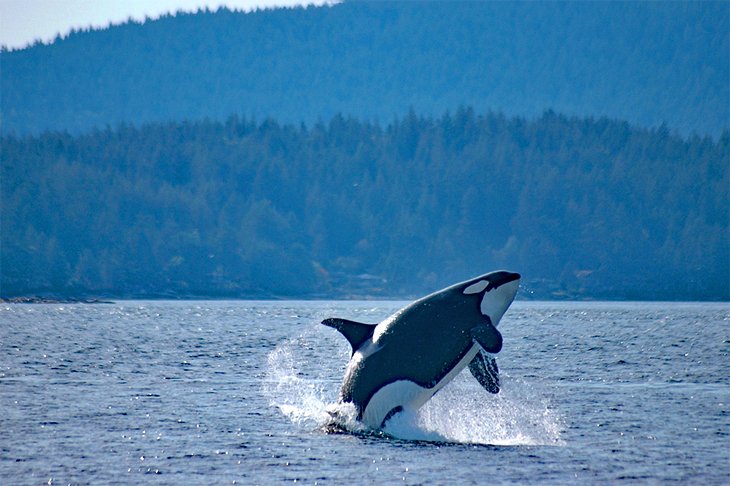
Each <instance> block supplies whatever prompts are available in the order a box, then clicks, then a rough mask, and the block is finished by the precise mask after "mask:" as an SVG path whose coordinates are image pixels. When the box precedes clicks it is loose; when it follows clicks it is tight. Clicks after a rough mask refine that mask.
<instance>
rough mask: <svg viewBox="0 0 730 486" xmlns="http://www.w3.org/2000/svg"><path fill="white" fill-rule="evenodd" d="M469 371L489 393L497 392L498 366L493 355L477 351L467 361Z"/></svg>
mask: <svg viewBox="0 0 730 486" xmlns="http://www.w3.org/2000/svg"><path fill="white" fill-rule="evenodd" d="M469 371H471V374H472V375H474V378H476V379H477V381H478V382H479V384H480V385H482V387H484V389H485V390H487V391H488V392H489V393H499V368H497V360H495V359H494V356H489V355H487V354H486V353H485V352H484V351H479V352H478V353H477V355H476V356H474V359H473V360H471V363H469Z"/></svg>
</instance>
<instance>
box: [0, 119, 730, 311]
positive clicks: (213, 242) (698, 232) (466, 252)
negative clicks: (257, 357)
mask: <svg viewBox="0 0 730 486" xmlns="http://www.w3.org/2000/svg"><path fill="white" fill-rule="evenodd" d="M1 143H2V153H1V156H0V158H1V160H2V195H1V198H2V199H1V201H2V221H1V224H2V232H1V233H2V234H1V237H0V243H1V245H2V251H1V254H0V264H1V265H2V268H1V280H0V284H1V289H0V294H1V295H2V297H5V298H7V297H13V296H20V295H25V296H27V295H53V296H108V297H175V298H177V297H347V296H408V295H413V294H417V293H421V292H425V291H429V290H434V289H436V288H439V287H441V286H443V285H447V284H449V283H452V282H454V281H458V280H460V279H465V278H468V277H471V276H473V275H476V274H480V273H483V272H485V271H489V270H492V269H495V268H502V267H504V268H509V269H512V270H515V271H519V272H521V273H522V274H524V276H525V279H524V290H523V291H522V294H521V295H522V297H523V298H609V299H728V298H730V290H729V288H728V287H729V285H730V284H729V281H730V277H729V275H728V271H729V270H728V269H729V268H730V262H729V261H728V259H729V254H730V251H729V248H728V245H729V242H728V200H729V198H728V187H730V183H729V180H728V154H729V153H730V134H729V133H728V132H724V133H723V134H722V136H721V137H719V138H718V139H713V138H710V137H704V138H701V137H697V136H693V137H689V138H685V137H681V136H678V135H676V134H672V133H670V132H669V131H668V130H667V129H666V128H663V127H662V128H659V129H654V130H646V129H638V128H635V127H632V126H631V125H629V124H628V123H626V122H622V121H616V120H609V119H605V118H601V119H593V118H574V117H566V116H562V115H559V114H556V113H554V112H546V113H545V114H544V115H543V116H541V117H539V118H537V119H533V120H527V119H523V118H509V117H506V116H504V115H501V114H496V113H488V114H484V115H481V114H476V113H475V112H474V110H472V109H470V108H461V109H459V110H457V111H456V112H454V113H447V114H444V115H442V116H441V117H438V118H435V117H426V116H420V115H417V114H415V113H414V112H410V113H409V114H408V115H407V116H404V117H402V118H400V119H398V120H395V121H394V122H392V123H390V124H388V125H386V126H381V125H379V124H377V123H372V122H366V121H362V120H357V119H355V118H351V117H343V116H335V117H333V118H332V119H331V120H329V121H328V122H327V123H322V122H320V123H316V124H312V125H309V126H307V125H303V124H301V125H293V124H280V123H278V122H276V121H274V120H270V119H269V120H264V121H261V122H256V121H254V120H251V119H245V118H239V117H235V116H234V117H230V118H229V119H228V120H227V121H226V122H215V121H199V122H174V123H173V122H170V123H159V124H149V125H145V126H142V127H134V126H132V125H120V126H118V127H116V128H114V129H112V128H106V129H103V130H94V131H91V132H89V133H87V134H84V135H70V134H68V133H66V132H46V133H43V134H41V135H32V136H31V135H28V136H22V137H18V136H12V135H8V136H3V137H2V139H1Z"/></svg>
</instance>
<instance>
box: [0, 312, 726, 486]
mask: <svg viewBox="0 0 730 486" xmlns="http://www.w3.org/2000/svg"><path fill="white" fill-rule="evenodd" d="M402 304H403V303H399V302H299V301H284V302H245V301H241V302H191V301H182V302H136V301H135V302H133V301H125V302H119V303H114V304H108V305H83V304H76V305H66V304H64V305H61V304H54V305H51V304H42V305H22V304H3V305H2V306H0V410H2V413H0V478H2V479H3V482H5V483H7V482H12V483H14V484H39V483H47V482H49V481H50V482H51V483H57V484H67V483H120V482H121V483H137V482H144V483H164V484H169V483H180V482H185V483H206V484H209V483H219V484H233V483H242V484H270V483H280V482H292V481H295V480H296V481H298V482H304V483H306V484H314V483H317V484H343V483H351V482H355V483H364V482H375V483H381V484H385V483H387V484H391V483H393V482H401V483H404V484H423V483H431V484H446V483H450V484H456V483H457V482H460V483H463V484H476V483H480V484H481V483H485V482H487V481H488V482H492V483H493V482H497V483H502V482H503V483H512V482H519V483H546V482H548V483H576V484H577V483H585V482H590V483H594V484H595V483H616V482H619V481H625V482H628V483H646V482H650V483H656V482H661V483H665V482H693V483H715V484H717V483H726V484H727V483H730V473H729V471H730V457H729V456H730V455H729V454H728V452H727V451H728V446H730V413H729V409H730V406H729V405H730V359H729V358H730V306H729V305H728V304H726V303H719V304H707V303H671V304H668V303H540V302H530V303H527V302H516V303H515V304H513V307H512V308H511V309H510V310H509V311H508V312H507V314H506V315H505V317H504V318H503V320H502V322H501V324H500V330H501V332H502V334H503V336H504V339H505V341H504V348H503V350H502V352H501V353H500V355H499V357H498V361H499V365H500V369H501V371H502V379H503V389H502V392H501V393H500V394H498V395H496V396H495V395H490V394H488V393H487V392H485V391H483V390H482V389H481V388H480V387H479V385H478V384H477V383H476V381H475V380H474V379H473V378H472V377H471V376H470V375H469V373H468V372H465V373H462V374H461V375H459V376H458V377H457V379H456V380H454V382H452V383H451V384H449V385H448V386H447V387H446V388H444V389H443V390H442V391H441V392H440V393H439V394H438V395H437V396H436V397H434V399H433V400H432V401H430V402H429V403H428V404H427V405H426V406H425V407H424V408H423V409H422V410H421V411H420V412H419V414H418V415H417V416H416V417H404V418H399V419H398V420H395V421H393V423H392V424H390V425H389V427H388V432H389V434H390V435H391V436H393V437H385V436H380V435H376V434H367V433H362V432H360V433H346V434H327V433H325V432H323V431H322V425H323V424H324V423H325V422H326V421H327V417H328V416H327V414H326V407H327V406H328V405H330V404H331V403H333V402H334V401H335V400H336V398H337V392H338V389H339V385H340V380H341V378H342V373H343V371H344V367H345V364H346V362H347V360H348V358H349V354H350V350H349V345H348V344H347V342H346V341H345V339H344V338H342V337H341V336H340V335H339V334H338V333H337V332H336V331H334V330H332V329H329V328H326V327H324V326H321V325H318V322H319V321H321V320H322V319H323V318H325V317H331V316H339V317H344V318H349V319H355V320H362V321H369V322H377V321H379V320H381V319H382V318H384V317H386V316H387V315H389V314H390V313H392V312H393V311H395V310H397V309H398V308H399V307H400V306H401V305H402Z"/></svg>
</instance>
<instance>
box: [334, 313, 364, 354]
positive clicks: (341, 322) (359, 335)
mask: <svg viewBox="0 0 730 486" xmlns="http://www.w3.org/2000/svg"><path fill="white" fill-rule="evenodd" d="M322 324H324V325H325V326H329V327H333V328H335V329H337V330H338V331H340V332H341V333H342V335H343V336H345V338H346V339H347V340H348V341H349V343H350V346H352V352H353V354H354V353H355V351H356V350H357V349H358V348H359V347H360V346H362V344H363V343H364V342H365V341H367V340H368V339H370V338H371V337H372V336H373V331H375V326H377V324H365V323H363V322H355V321H348V320H347V319H340V318H338V317H331V318H329V319H325V320H324V321H322Z"/></svg>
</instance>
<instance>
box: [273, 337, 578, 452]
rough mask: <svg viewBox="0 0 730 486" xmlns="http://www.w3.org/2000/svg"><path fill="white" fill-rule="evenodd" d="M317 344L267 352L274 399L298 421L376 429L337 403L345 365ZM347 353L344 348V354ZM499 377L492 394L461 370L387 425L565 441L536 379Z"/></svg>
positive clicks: (508, 439)
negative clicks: (316, 352) (335, 364)
mask: <svg viewBox="0 0 730 486" xmlns="http://www.w3.org/2000/svg"><path fill="white" fill-rule="evenodd" d="M312 349H313V347H312V346H311V344H310V343H309V340H308V339H307V338H306V337H299V338H296V339H292V340H289V341H286V342H285V343H282V344H280V345H279V346H277V347H276V348H275V349H274V350H273V351H272V352H270V353H269V355H268V357H267V364H268V367H267V375H266V379H265V381H264V393H265V394H266V395H267V397H268V398H269V402H270V403H271V405H272V406H275V407H277V408H278V409H279V410H280V411H281V413H282V414H284V415H285V416H286V417H288V418H289V419H290V420H291V421H292V423H294V424H295V425H297V426H299V427H303V428H307V429H310V430H327V431H331V430H338V431H346V432H349V433H355V434H363V433H368V432H372V431H368V429H367V428H366V427H365V426H363V425H362V424H361V423H360V422H358V421H357V420H355V417H356V411H355V408H354V406H352V404H338V403H336V398H337V392H338V391H339V386H340V380H341V373H342V370H341V369H340V368H335V369H327V365H328V364H329V363H331V362H332V360H331V359H326V360H325V359H322V357H321V356H320V357H315V356H311V355H310V356H309V357H307V354H308V353H302V350H310V351H311V350H312ZM346 359H347V356H346V355H344V356H343V357H342V362H345V361H346ZM317 365H320V366H319V367H317ZM318 373H319V376H318ZM322 374H326V376H327V378H323V377H322ZM502 379H503V382H502V383H503V387H502V391H501V392H500V393H499V394H497V395H492V394H489V393H487V392H486V391H484V390H482V389H481V388H480V387H479V385H478V384H477V383H476V382H475V381H474V380H471V376H469V374H468V372H467V373H461V374H460V375H459V376H457V378H456V379H454V381H453V382H451V383H450V384H449V385H447V386H446V387H445V388H444V389H443V390H441V391H440V392H439V393H438V394H437V395H436V396H434V397H433V398H432V399H431V400H430V401H429V402H428V403H426V405H425V406H424V407H422V408H421V409H420V410H419V411H418V412H416V413H400V414H398V415H396V416H395V417H393V418H392V419H391V420H389V421H388V423H387V424H386V427H385V429H384V430H383V431H382V433H384V435H386V436H389V437H393V438H396V439H401V440H408V441H426V442H439V443H443V442H450V443H464V444H485V445H503V446H516V445H562V444H563V441H562V439H561V431H562V430H564V428H565V425H564V422H563V420H562V418H561V417H560V414H559V413H558V412H557V411H556V410H555V409H553V408H552V407H551V404H550V402H549V400H548V399H547V398H544V395H545V394H544V393H541V392H542V391H541V390H540V389H539V387H536V386H533V385H531V384H530V383H527V382H524V381H520V380H513V379H510V377H509V376H504V375H503V377H502Z"/></svg>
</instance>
